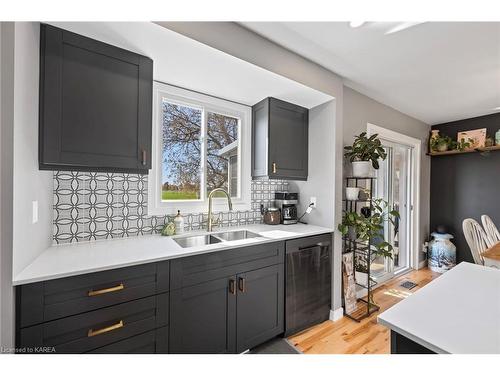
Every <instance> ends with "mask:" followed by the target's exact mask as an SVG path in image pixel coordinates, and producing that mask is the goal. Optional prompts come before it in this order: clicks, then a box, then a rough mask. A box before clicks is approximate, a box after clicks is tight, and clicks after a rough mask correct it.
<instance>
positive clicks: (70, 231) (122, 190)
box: [53, 171, 288, 244]
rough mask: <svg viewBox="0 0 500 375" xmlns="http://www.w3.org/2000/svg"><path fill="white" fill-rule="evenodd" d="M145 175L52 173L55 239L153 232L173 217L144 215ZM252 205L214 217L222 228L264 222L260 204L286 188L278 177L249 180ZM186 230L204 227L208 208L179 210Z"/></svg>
mask: <svg viewBox="0 0 500 375" xmlns="http://www.w3.org/2000/svg"><path fill="white" fill-rule="evenodd" d="M147 184H148V176H147V175H141V174H128V173H98V172H66V171H61V172H59V171H58V172H54V206H53V209H54V210H53V211H54V214H53V215H54V216H53V224H54V225H53V241H54V243H59V244H60V243H70V242H79V241H92V240H98V239H107V238H120V237H130V236H139V235H145V234H153V233H158V232H159V231H161V229H162V228H163V226H164V225H165V223H166V222H168V221H169V220H172V219H173V217H174V215H164V216H149V215H148V214H147V206H148V204H147V198H148V186H147ZM251 189H252V195H251V199H252V206H251V207H252V209H251V210H248V211H232V212H231V211H228V212H220V213H218V214H216V215H215V217H216V218H217V219H218V220H219V223H220V224H219V225H220V226H222V227H231V226H238V225H248V224H256V223H260V222H261V221H262V217H261V214H260V205H261V204H263V205H264V206H265V207H269V206H271V205H272V203H273V198H274V192H275V191H288V182H287V181H282V180H266V179H262V180H253V181H252V188H251ZM183 216H184V223H185V228H184V229H185V231H190V230H196V229H201V228H203V227H204V225H205V223H206V220H207V214H206V212H201V213H195V214H193V213H191V214H183Z"/></svg>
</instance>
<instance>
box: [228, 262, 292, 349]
mask: <svg viewBox="0 0 500 375" xmlns="http://www.w3.org/2000/svg"><path fill="white" fill-rule="evenodd" d="M283 268H284V267H283V264H277V265H275V266H270V267H266V268H261V269H258V270H255V271H250V272H245V273H241V274H238V275H237V281H238V296H237V307H236V316H237V331H236V337H237V349H238V352H239V353H241V352H243V351H245V350H246V349H251V348H253V347H254V346H256V345H258V344H261V343H263V342H265V341H267V340H269V339H271V338H273V337H275V336H277V335H279V334H281V333H283V330H284V310H283V305H284V269H283Z"/></svg>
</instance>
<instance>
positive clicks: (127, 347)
mask: <svg viewBox="0 0 500 375" xmlns="http://www.w3.org/2000/svg"><path fill="white" fill-rule="evenodd" d="M87 353H88V354H166V353H168V327H162V328H158V329H155V330H153V331H148V332H145V333H142V334H140V335H137V336H133V337H130V338H128V339H125V340H122V341H118V342H116V343H114V344H110V345H106V346H103V347H101V348H98V349H95V350H92V351H90V352H87Z"/></svg>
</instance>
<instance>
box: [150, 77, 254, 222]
mask: <svg viewBox="0 0 500 375" xmlns="http://www.w3.org/2000/svg"><path fill="white" fill-rule="evenodd" d="M153 92H154V95H153V129H152V130H153V134H152V153H151V155H152V160H151V170H150V171H149V177H148V214H149V215H169V214H174V213H177V210H181V212H182V213H202V212H205V211H207V208H208V198H207V193H206V181H205V171H206V155H205V149H206V139H205V130H206V129H205V128H206V121H207V120H206V113H207V112H215V113H218V114H221V115H226V116H230V117H236V118H238V119H239V127H238V178H239V184H238V186H239V187H238V190H239V194H238V197H235V198H231V200H232V202H233V210H238V211H245V210H250V209H251V201H250V199H251V171H250V168H251V142H252V139H251V116H252V112H251V108H250V107H249V106H245V105H242V104H238V103H234V102H230V101H227V100H223V99H219V98H216V97H213V96H209V95H204V94H201V93H198V92H194V91H190V90H187V89H183V88H180V87H175V86H171V85H167V84H165V83H160V82H154V85H153ZM164 98H165V99H167V101H168V102H170V103H175V104H180V105H184V106H189V107H194V108H201V109H203V115H202V125H201V132H202V135H201V136H202V139H201V143H202V147H201V150H202V155H201V164H202V166H201V184H200V199H192V200H170V201H163V200H162V199H161V191H162V141H163V139H162V137H163V134H162V122H163V106H162V104H163V100H164ZM228 183H229V182H228ZM213 208H214V211H215V212H217V211H227V210H228V206H227V200H226V198H213Z"/></svg>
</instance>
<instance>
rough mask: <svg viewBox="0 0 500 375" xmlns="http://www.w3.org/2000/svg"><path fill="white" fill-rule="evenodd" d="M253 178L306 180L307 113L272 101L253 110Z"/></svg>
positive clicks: (271, 99) (268, 99)
mask: <svg viewBox="0 0 500 375" xmlns="http://www.w3.org/2000/svg"><path fill="white" fill-rule="evenodd" d="M252 125H253V126H252V177H264V176H268V177H269V178H276V179H288V180H307V166H308V165H307V163H308V133H309V110H308V109H307V108H304V107H300V106H298V105H295V104H292V103H288V102H284V101H282V100H278V99H275V98H266V99H264V100H262V101H261V102H259V103H257V104H255V105H254V106H253V107H252Z"/></svg>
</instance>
